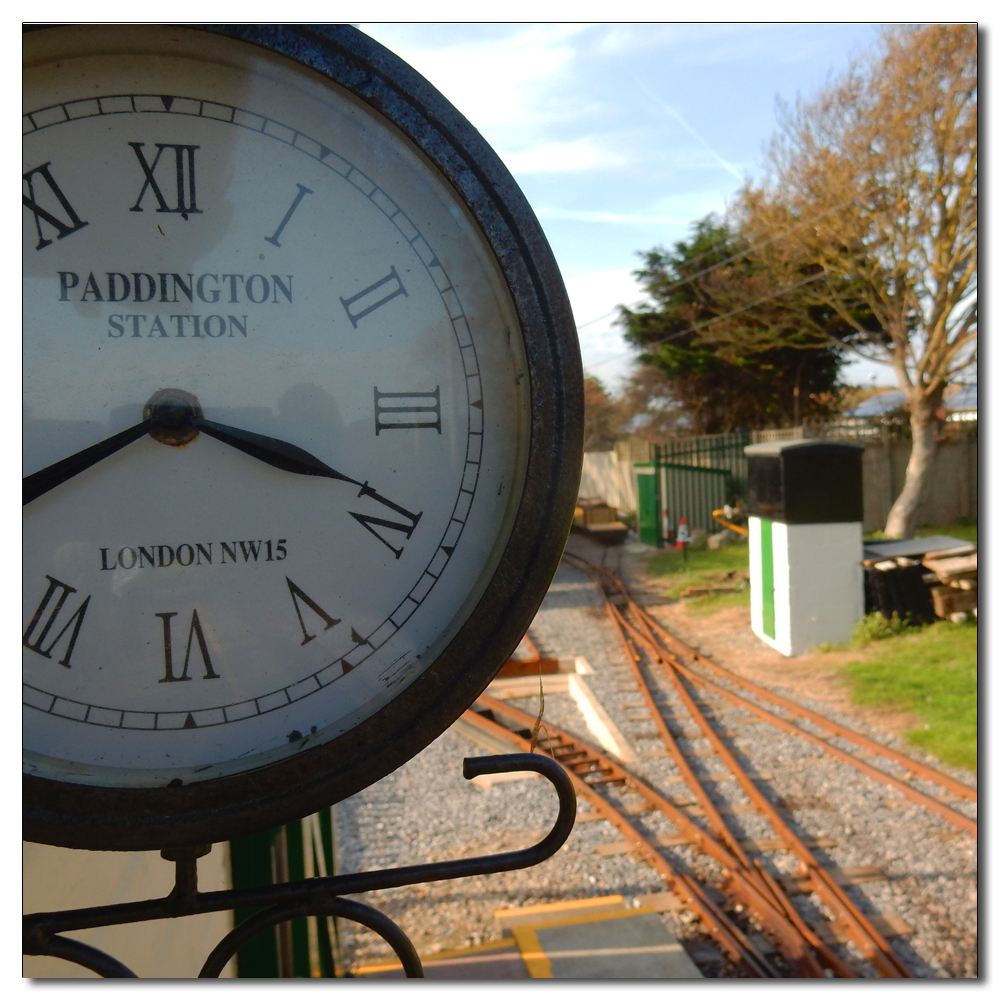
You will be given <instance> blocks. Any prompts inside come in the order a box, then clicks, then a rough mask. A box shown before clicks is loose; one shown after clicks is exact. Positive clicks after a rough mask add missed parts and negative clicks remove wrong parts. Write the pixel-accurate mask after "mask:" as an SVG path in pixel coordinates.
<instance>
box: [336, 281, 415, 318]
mask: <svg viewBox="0 0 1000 1000" xmlns="http://www.w3.org/2000/svg"><path fill="white" fill-rule="evenodd" d="M406 294H407V292H406V289H405V288H404V287H403V282H402V281H401V280H400V277H399V275H398V274H397V273H396V268H395V267H392V268H390V270H389V273H388V274H387V275H386V276H385V277H384V278H380V279H379V280H378V281H376V282H375V284H374V285H369V286H368V287H367V288H365V289H362V290H361V291H360V292H358V294H357V295H352V296H351V297H350V298H349V299H345V298H344V297H343V296H341V297H340V304H341V305H342V306H343V307H344V310H345V312H346V313H347V318H348V319H349V320H350V321H351V326H353V327H354V329H355V330H356V329H357V328H358V320H359V319H363V318H364V317H365V316H367V315H368V314H369V313H370V312H374V311H375V310H376V309H378V308H379V306H384V305H385V304H386V302H389V301H390V300H392V299H394V298H395V297H396V296H397V295H406Z"/></svg>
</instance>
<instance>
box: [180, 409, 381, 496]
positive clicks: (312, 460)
mask: <svg viewBox="0 0 1000 1000" xmlns="http://www.w3.org/2000/svg"><path fill="white" fill-rule="evenodd" d="M193 426H194V427H196V428H197V429H198V430H200V431H202V432H203V433H205V434H208V435H209V436H211V437H214V438H215V439H216V440H218V441H222V442H223V443H224V444H228V445H232V447H234V448H238V449H239V450H240V451H242V452H244V453H245V454H247V455H250V456H251V457H252V458H257V459H260V461H262V462H267V464H268V465H273V466H274V467H275V468H276V469H282V470H283V471H285V472H297V473H298V474H299V475H302V476H324V477H326V478H327V479H340V480H342V481H343V482H345V483H353V484H354V485H355V486H361V485H362V484H361V483H359V482H358V481H357V480H356V479H351V477H350V476H345V475H343V474H342V473H340V472H337V470H336V469H331V468H330V466H329V465H326V464H325V463H324V462H321V461H320V460H319V459H318V458H316V456H315V455H310V454H309V452H308V451H304V450H303V449H302V448H299V447H297V446H296V445H294V444H289V443H288V442H287V441H279V440H278V439H277V438H273V437H267V436H266V435H264V434H255V433H254V432H253V431H245V430H242V429H240V428H239V427H228V426H227V425H226V424H217V423H216V422H215V421H214V420H206V419H205V418H204V417H195V419H194V420H193Z"/></svg>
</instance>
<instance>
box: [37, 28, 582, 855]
mask: <svg viewBox="0 0 1000 1000" xmlns="http://www.w3.org/2000/svg"><path fill="white" fill-rule="evenodd" d="M24 100H25V114H24V116H23V131H24V141H23V148H24V168H23V205H24V212H23V222H24V225H23V239H24V244H23V245H24V265H23V273H24V347H23V351H24V354H23V358H24V423H23V427H24V432H23V433H24V465H25V469H24V471H25V478H24V504H25V506H24V529H23V530H24V535H23V538H24V544H23V551H24V560H23V574H24V576H23V594H24V633H23V657H24V659H23V670H24V673H23V677H24V682H23V692H24V696H23V702H24V724H23V733H24V739H23V761H24V774H25V777H24V818H25V836H26V837H27V838H28V839H31V840H35V841H38V842H42V843H49V844H56V845H60V846H65V847H83V848H90V849H105V850H143V849H146V850H150V849H162V848H164V847H173V846H182V845H187V844H197V843H207V842H214V841H219V840H224V839H230V838H232V837H234V836H238V835H243V834H246V833H249V832H253V831H255V830H260V829H265V828H268V827H271V826H275V825H277V824H280V823H284V822H287V821H290V820H292V819H294V818H297V817H300V816H303V815H306V814H308V813H310V812H313V811H315V810H316V809H319V808H321V807H323V806H327V805H330V804H331V803H333V802H335V801H338V800H339V799H341V798H343V797H344V796H346V795H349V794H352V793H353V792H355V791H357V790H359V789H361V788H363V787H365V786H367V785H368V784H370V783H371V782H372V781H375V780H377V779H378V778H380V777H382V776H383V775H385V774H387V773H388V772H389V771H391V770H393V769H394V768H396V767H398V766H399V765H400V764H402V763H403V762H405V761H406V760H408V759H409V758H410V757H411V756H413V755H414V754H415V753H417V752H418V751H419V750H421V749H422V748H423V747H424V746H426V745H427V744H428V743H429V742H431V740H433V739H435V738H436V737H437V736H438V735H439V734H440V733H441V732H443V730H444V729H445V728H446V727H447V726H449V725H450V724H451V723H452V722H453V721H454V720H455V719H456V718H457V717H458V716H459V715H460V714H461V712H462V711H463V710H464V709H466V708H467V707H468V706H469V704H471V703H472V701H473V700H474V699H475V697H476V696H477V695H478V694H480V693H481V691H482V690H483V689H484V687H485V686H486V684H487V683H489V681H490V680H491V679H492V677H493V675H494V674H495V673H496V671H497V669H498V668H499V666H500V665H501V664H502V663H503V662H504V660H505V659H506V658H507V656H508V655H509V653H510V652H511V651H512V649H513V648H514V647H515V646H516V644H517V642H518V640H519V638H520V637H521V635H523V633H524V631H525V629H526V628H527V626H528V624H529V623H530V621H531V618H532V616H533V614H534V612H535V611H536V609H537V607H538V604H539V603H540V601H541V598H542V596H543V595H544V592H545V589H546V587H547V585H548V582H549V580H550V579H551V576H552V574H553V572H554V570H555V567H556V565H557V563H558V559H559V557H560V554H561V551H562V546H563V544H564V542H565V537H566V534H567V532H568V530H569V525H570V521H571V518H572V510H573V504H574V502H575V497H576V490H577V484H578V480H579V471H580V462H581V426H582V402H581V400H582V378H581V369H580V360H579V350H578V345H577V342H576V337H575V331H574V327H573V323H572V317H571V313H570V309H569V306H568V302H567V299H566V295H565V290H564V288H563V286H562V283H561V281H560V278H559V274H558V270H557V268H556V266H555V263H554V260H553V258H552V255H551V252H550V250H549V248H548V246H547V244H546V242H545V239H544V237H543V235H542V233H541V230H540V228H539V226H538V224H537V222H536V221H535V219H534V216H533V215H532V213H531V211H530V209H529V208H528V206H527V204H526V202H525V200H524V198H523V196H522V195H521V193H520V192H519V190H518V189H517V187H516V185H515V183H514V182H513V180H512V179H511V177H510V175H509V174H508V173H507V171H506V170H505V168H504V167H503V166H502V164H501V163H500V161H499V159H498V158H497V157H496V155H495V154H494V153H493V152H492V151H491V150H490V149H489V147H488V146H487V145H486V143H485V142H484V141H483V140H482V138H481V137H480V136H479V135H478V133H476V131H475V130H474V129H473V128H472V126H471V125H469V123H468V122H467V121H465V119H464V118H462V116H461V115H460V114H459V113H458V112H457V111H456V110H455V109H454V108H453V107H452V106H451V105H450V104H449V103H448V102H447V101H446V100H445V99H444V98H443V97H442V96H441V95H440V94H438V93H437V92H436V91H435V90H434V89H433V88H432V87H431V86H430V85H429V84H428V83H427V82H426V81H425V80H423V79H422V78H421V77H420V76H418V75H417V74H416V73H415V72H414V71H413V70H412V69H411V68H410V67H409V66H407V65H406V64H405V63H403V62H402V61H400V60H399V59H398V58H397V57H396V56H394V55H393V54H392V53H390V52H388V51H387V50H386V49H384V48H382V47H381V46H379V45H378V44H376V43H375V42H374V41H372V40H371V39H369V38H367V37H366V36H365V35H363V34H362V33H361V32H359V31H357V30H356V29H354V28H351V27H346V26H337V27H312V28H307V27H288V28H282V27H273V28H267V27H265V28H260V27H253V28H252V27H246V26H233V25H229V26H220V27H214V28H194V27H170V26H167V27H155V26H120V27H114V26H112V27H105V26H63V27H53V28H40V29H37V30H30V31H28V32H27V33H26V35H25V38H24Z"/></svg>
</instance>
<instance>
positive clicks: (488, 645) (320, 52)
mask: <svg viewBox="0 0 1000 1000" xmlns="http://www.w3.org/2000/svg"><path fill="white" fill-rule="evenodd" d="M52 27H55V26H50V25H33V26H30V27H26V28H25V30H26V31H44V30H49V29H50V28H52ZM184 27H185V28H187V29H190V30H196V31H206V32H210V33H214V34H218V35H223V36H226V37H228V38H231V39H234V40H236V41H240V42H244V43H247V44H250V45H255V46H258V47H260V48H263V49H266V50H268V51H269V52H272V53H276V54H278V55H280V56H284V57H285V58H287V59H291V60H293V61H294V62H296V63H298V64H300V65H302V66H304V67H307V68H308V69H310V70H313V71H315V72H316V73H319V74H320V75H322V76H324V77H326V78H328V79H330V80H332V81H333V82H334V83H336V84H338V85H339V86H340V87H342V88H344V89H345V90H347V91H349V92H350V93H351V94H352V95H353V96H354V97H355V98H356V99H358V100H359V101H361V102H363V103H364V104H366V105H368V106H369V107H370V108H372V109H373V111H375V112H376V113H377V114H379V115H381V116H382V117H383V118H384V119H386V120H387V121H388V122H390V123H391V124H392V125H393V126H395V128H396V129H397V130H398V131H399V132H401V133H402V134H403V135H404V136H406V138H407V139H409V141H410V142H411V143H413V144H414V145H415V146H416V148H417V149H418V150H420V151H421V153H422V154H423V156H424V157H425V158H426V159H427V160H429V161H430V163H431V164H432V165H433V166H434V167H435V168H436V169H437V171H438V172H439V173H440V174H441V175H442V177H443V178H444V179H445V180H446V181H447V182H448V183H449V184H450V186H451V188H452V189H453V191H454V192H455V193H457V195H458V196H459V197H460V198H461V200H462V201H463V202H464V204H465V206H466V208H467V209H468V211H469V213H470V215H471V216H472V218H473V219H474V220H475V222H476V224H477V225H478V227H479V229H480V231H481V233H482V236H483V238H484V239H485V241H486V243H487V244H488V245H489V246H490V247H491V249H492V251H493V254H494V255H495V258H496V261H497V264H498V267H499V270H500V272H501V273H502V274H503V276H504V279H505V280H506V283H507V287H508V290H509V292H510V296H511V299H512V301H513V303H514V305H515V308H516V310H517V314H518V318H519V320H520V324H521V330H522V333H523V337H524V345H525V355H526V358H527V364H528V373H527V374H528V383H529V394H530V414H531V424H530V440H529V446H528V461H527V466H526V478H525V482H524V486H523V492H522V496H521V502H520V505H519V508H518V511H517V515H516V517H515V519H514V524H513V527H512V530H511V534H510V538H509V540H508V542H507V545H506V548H505V550H504V552H503V554H502V556H501V558H500V561H499V564H498V566H497V569H496V571H495V572H494V574H493V577H492V579H491V580H490V582H489V584H488V585H487V587H486V590H485V592H484V594H483V596H482V598H481V599H480V601H479V603H478V604H477V606H476V608H475V609H474V610H473V612H472V613H471V614H470V615H469V617H468V619H467V620H466V622H465V623H464V624H463V625H462V627H461V628H460V630H459V632H458V634H457V635H456V636H455V638H454V639H453V640H452V641H451V642H450V643H449V644H448V646H447V647H446V648H445V649H444V651H443V652H442V653H441V655H440V656H439V657H438V658H437V660H436V661H435V662H434V663H433V664H432V665H431V666H430V667H429V668H427V670H425V671H424V673H423V674H422V675H421V676H420V677H419V678H418V679H417V680H416V681H414V682H413V684H411V685H410V686H409V687H407V688H406V689H405V692H404V695H403V697H397V698H395V699H394V700H393V701H392V702H390V703H389V704H388V705H387V706H385V707H384V708H383V709H381V710H380V711H379V712H377V713H376V714H375V715H374V716H372V717H371V718H369V719H367V720H366V721H365V722H363V723H361V724H360V725H358V726H356V727H355V728H354V729H352V730H351V731H350V732H348V733H346V734H344V735H343V736H341V737H338V738H336V739H334V740H332V741H330V742H329V743H326V744H324V745H322V746H319V747H316V748H314V749H312V750H307V751H304V752H303V753H301V754H299V755H297V756H295V757H291V758H287V759H285V760H282V761H279V762H277V763H274V764H271V765H268V766H266V767H262V768H259V769H257V770H254V771H249V772H244V773H242V774H238V775H233V776H227V777H222V778H216V779H212V780H208V781H204V782H199V783H196V784H192V785H188V786H181V787H164V788H156V789H143V788H141V789H124V788H107V787H103V786H93V785H86V784H77V783H71V782H61V781H56V780H52V779H48V778H41V777H38V776H35V775H25V776H24V785H23V822H24V829H23V835H24V837H25V839H26V840H29V841H33V842H37V843H44V844H52V845H55V846H60V847H72V848H85V849H90V850H160V849H163V848H168V847H180V846H186V845H193V844H205V843H216V842H220V841H224V840H231V839H233V838H234V837H238V836H243V835H246V834H249V833H253V832H256V831H259V830H264V829H268V828H270V827H274V826H278V825H280V824H283V823H287V822H290V821H292V820H294V819H298V818H300V817H302V816H306V815H309V814H310V813H313V812H316V811H317V810H318V809H321V808H323V807H326V806H329V805H332V804H333V803H335V802H338V801H340V800H341V799H343V798H345V797H347V796H349V795H352V794H354V793H355V792H357V791H359V790H361V789H362V788H365V787H367V786H368V785H370V784H371V783H372V782H374V781H377V780H378V779H379V778H381V777H383V776H384V775H386V774H388V773H389V772H391V771H392V770H394V769H395V768H397V767H399V766H400V765H401V764H403V763H405V762H406V761H407V760H409V759H410V758H411V757H412V756H414V755H415V754H416V753H418V752H419V751H420V750H422V749H423V748H424V747H425V746H427V745H428V744H429V743H430V742H431V741H432V740H434V739H435V738H437V736H439V735H440V734H441V733H442V732H443V731H444V730H445V729H446V728H447V727H448V726H449V725H451V723H452V722H454V720H455V719H457V718H458V717H459V716H460V715H461V713H462V712H463V711H464V710H465V709H466V708H468V706H469V705H470V704H472V702H473V701H474V700H475V698H476V697H477V696H478V695H479V694H481V693H482V691H483V690H484V689H485V687H486V685H487V684H488V683H489V682H490V680H492V678H493V677H494V676H495V674H496V672H497V670H499V668H500V666H501V665H502V664H503V663H504V661H505V660H506V659H507V657H508V656H509V655H510V653H511V652H512V651H513V649H514V648H515V647H516V645H517V643H518V642H519V641H520V638H521V636H522V635H523V634H524V632H525V630H526V629H527V627H528V625H529V624H530V622H531V619H532V618H533V616H534V614H535V612H536V610H537V608H538V606H539V604H540V603H541V600H542V598H543V597H544V595H545V591H546V589H547V587H548V584H549V582H550V581H551V578H552V576H553V575H554V573H555V570H556V567H557V565H558V562H559V559H560V557H561V554H562V550H563V546H564V544H565V540H566V536H567V535H568V533H569V528H570V524H571V521H572V514H573V509H574V506H575V502H576V496H577V489H578V484H579V479H580V469H581V464H582V453H583V448H582V428H583V374H582V366H581V361H580V353H579V345H578V342H577V338H576V332H575V327H574V323H573V317H572V313H571V310H570V306H569V301H568V298H567V296H566V292H565V288H564V286H563V283H562V279H561V277H560V275H559V271H558V268H557V266H556V263H555V259H554V257H553V255H552V252H551V250H550V248H549V245H548V242H547V241H546V239H545V236H544V234H543V232H542V230H541V227H540V226H539V224H538V222H537V220H536V218H535V216H534V213H533V212H532V211H531V208H530V207H529V205H528V203H527V201H526V199H525V198H524V195H523V194H522V193H521V191H520V189H519V188H518V186H517V184H516V183H515V181H514V179H513V178H512V177H511V175H510V173H509V171H508V170H507V168H506V167H505V166H504V165H503V163H502V162H501V160H500V159H499V157H498V156H497V155H496V153H494V152H493V150H492V149H491V148H490V146H489V145H488V144H487V143H486V142H485V140H484V139H483V138H482V137H481V136H480V135H479V133H478V132H477V131H476V130H475V128H474V127H473V126H472V125H471V124H470V123H469V122H468V121H467V120H466V119H465V118H464V116H462V115H461V113H460V112H458V111H457V110H456V109H455V108H454V107H453V106H452V105H451V103H450V102H449V101H448V100H447V99H446V98H444V97H443V96H442V95H441V94H440V93H439V92H438V91H437V90H435V89H434V87H432V86H431V84H430V83H428V82H427V80H425V79H424V78H423V77H422V76H420V75H419V74H418V73H417V72H416V71H415V70H413V69H412V68H411V67H410V66H409V65H407V64H406V63H405V62H403V61H402V60H401V59H400V58H399V57H398V56H396V55H394V54H393V53H392V52H390V51H389V50H388V49H386V48H384V47H383V46H382V45H380V44H379V43H377V42H375V41H374V40H373V39H371V38H369V37H368V36H366V35H364V34H363V33H362V32H360V31H358V30H357V29H356V28H353V27H351V26H349V25H292V26H281V25H265V26H260V25H233V24H227V25H185V26H184Z"/></svg>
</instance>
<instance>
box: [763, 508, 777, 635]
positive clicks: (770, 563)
mask: <svg viewBox="0 0 1000 1000" xmlns="http://www.w3.org/2000/svg"><path fill="white" fill-rule="evenodd" d="M772 524H773V522H772V521H768V520H765V519H764V518H761V520H760V569H761V572H760V583H761V590H763V594H762V595H761V598H762V606H763V612H764V621H763V628H764V635H766V636H767V637H768V638H769V639H774V638H775V629H774V546H773V544H772V542H771V527H772Z"/></svg>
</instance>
